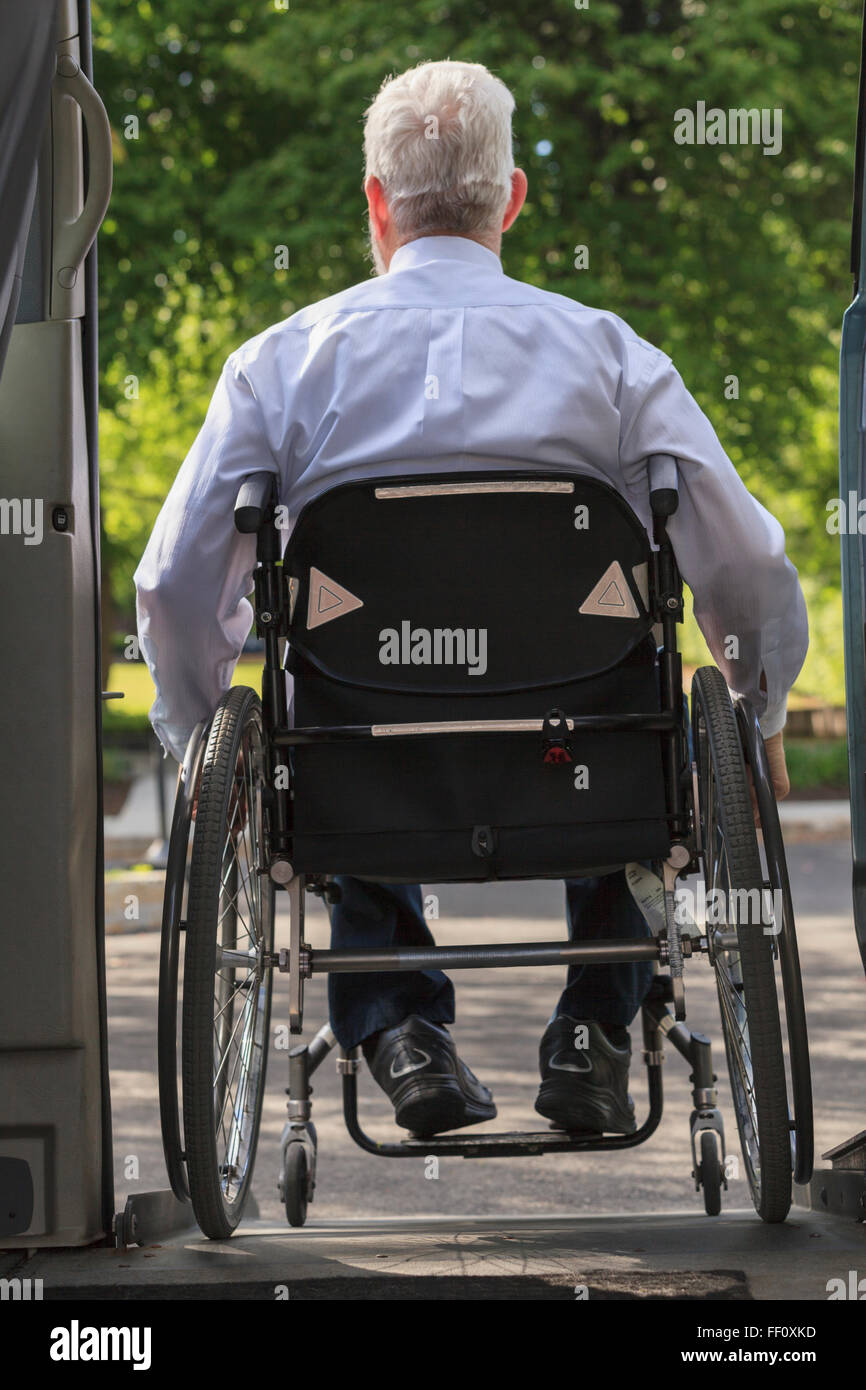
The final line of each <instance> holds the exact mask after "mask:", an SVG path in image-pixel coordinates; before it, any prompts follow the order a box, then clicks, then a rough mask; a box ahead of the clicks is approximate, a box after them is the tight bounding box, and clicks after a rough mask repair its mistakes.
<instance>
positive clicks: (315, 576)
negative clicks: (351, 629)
mask: <svg viewBox="0 0 866 1390" xmlns="http://www.w3.org/2000/svg"><path fill="white" fill-rule="evenodd" d="M363 607H364V601H363V599H360V598H355V595H354V594H350V593H349V590H348V589H344V588H343V586H342V584H338V583H337V581H336V579H329V578H328V576H327V575H326V574H322V571H321V570H317V569H316V567H315V565H310V598H309V602H308V604H307V631H308V632H309V631H310V630H311V628H314V627H321V626H322V624H323V623H330V622H333V620H334V618H344V617H345V616H346V614H347V613H353V612H354V611H355V609H356V608H363Z"/></svg>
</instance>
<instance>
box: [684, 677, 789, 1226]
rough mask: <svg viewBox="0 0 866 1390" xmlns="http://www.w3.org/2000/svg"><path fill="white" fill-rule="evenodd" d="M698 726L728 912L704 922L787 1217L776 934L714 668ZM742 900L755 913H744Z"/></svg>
mask: <svg viewBox="0 0 866 1390" xmlns="http://www.w3.org/2000/svg"><path fill="white" fill-rule="evenodd" d="M692 728H693V734H694V746H695V761H696V763H697V769H698V796H699V802H700V805H699V814H700V820H701V843H702V846H703V859H704V876H705V880H706V891H707V895H708V903H711V904H713V906H717V905H718V902H719V900H718V898H714V897H710V894H711V893H713V892H714V891H715V892H716V893H720V894H721V895H722V898H721V901H722V904H723V905H724V908H725V913H724V915H725V918H726V920H725V921H724V922H723V923H721V924H718V925H716V924H715V923H714V922H713V921H712V920H711V919H709V917H708V922H707V929H706V930H707V939H708V942H709V945H710V952H711V959H712V961H713V965H714V968H715V972H716V985H717V989H718V996H719V1007H720V1010H721V1019H722V1034H723V1037H724V1042H725V1053H726V1056H727V1061H728V1073H729V1076H730V1081H731V1092H732V1096H733V1103H734V1111H735V1114H736V1119H737V1129H738V1130H739V1135H740V1145H741V1148H742V1154H743V1162H744V1165H745V1170H746V1178H747V1180H748V1183H749V1188H750V1190H751V1194H752V1200H753V1202H754V1204H755V1209H756V1211H757V1212H758V1215H759V1216H760V1217H761V1218H762V1220H764V1221H768V1222H772V1221H784V1219H785V1217H786V1216H787V1214H788V1210H789V1208H790V1205H791V1132H790V1121H789V1116H788V1097H787V1086H786V1079H785V1058H784V1053H783V1051H782V1029H781V1021H780V1017H779V1000H778V995H777V992H776V976H775V963H774V957H773V937H772V935H771V934H767V933H766V932H765V930H764V925H763V922H762V913H761V907H762V905H763V886H764V878H763V872H762V868H761V858H760V853H759V850H758V837H757V832H756V829H755V821H754V813H753V810H752V800H751V795H750V791H749V783H748V779H747V777H746V767H745V761H744V758H743V750H742V745H741V742H740V735H739V731H738V729H737V721H736V716H735V713H734V707H733V705H732V703H731V697H730V695H729V693H728V688H727V686H726V684H725V681H724V678H723V677H722V675H721V672H719V671H717V670H716V669H715V667H709V666H705V667H702V668H701V670H699V671H697V672H696V673H695V676H694V679H693V682H692ZM743 903H746V904H750V905H752V906H757V908H758V910H757V913H753V912H752V911H751V910H750V911H748V912H746V913H745V914H740V908H741V906H742V904H743ZM714 915H718V914H717V913H716V914H714ZM738 915H740V920H738ZM743 915H744V916H745V917H746V918H750V917H752V916H756V917H757V920H754V921H749V920H746V921H743V920H742V919H741V918H742V916H743Z"/></svg>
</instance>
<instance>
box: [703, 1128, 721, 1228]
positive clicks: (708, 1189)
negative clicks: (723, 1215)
mask: <svg viewBox="0 0 866 1390" xmlns="http://www.w3.org/2000/svg"><path fill="white" fill-rule="evenodd" d="M700 1140H701V1168H700V1180H701V1191H702V1192H703V1194H704V1211H705V1212H706V1213H707V1216H718V1215H719V1213H720V1212H721V1210H722V1165H721V1163H720V1161H719V1146H718V1143H717V1142H716V1136H715V1134H714V1133H713V1131H712V1130H710V1129H704V1130H701V1134H700Z"/></svg>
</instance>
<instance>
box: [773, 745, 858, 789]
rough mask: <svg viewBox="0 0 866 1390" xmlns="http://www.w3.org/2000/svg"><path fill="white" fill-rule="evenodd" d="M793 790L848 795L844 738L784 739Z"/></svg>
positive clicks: (786, 760)
mask: <svg viewBox="0 0 866 1390" xmlns="http://www.w3.org/2000/svg"><path fill="white" fill-rule="evenodd" d="M785 762H786V763H787V765H788V777H789V778H790V781H791V790H792V791H795V792H809V791H815V790H817V789H818V788H820V789H821V791H824V792H828V791H832V792H837V793H838V794H839V795H840V796H847V794H848V745H847V743H846V742H845V739H844V738H827V739H819V738H794V739H790V738H788V739H785Z"/></svg>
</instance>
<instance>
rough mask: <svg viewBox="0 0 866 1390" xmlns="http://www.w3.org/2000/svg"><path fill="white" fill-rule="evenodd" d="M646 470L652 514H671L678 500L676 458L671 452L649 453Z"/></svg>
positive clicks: (661, 515) (662, 515)
mask: <svg viewBox="0 0 866 1390" xmlns="http://www.w3.org/2000/svg"><path fill="white" fill-rule="evenodd" d="M647 472H648V473H649V495H650V507H651V508H652V514H653V516H658V517H664V516H673V514H674V512H675V511H676V509H677V505H678V503H679V500H680V499H679V491H678V479H677V461H676V459H675V458H674V457H673V455H672V454H650V456H649V458H648V459H647Z"/></svg>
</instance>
